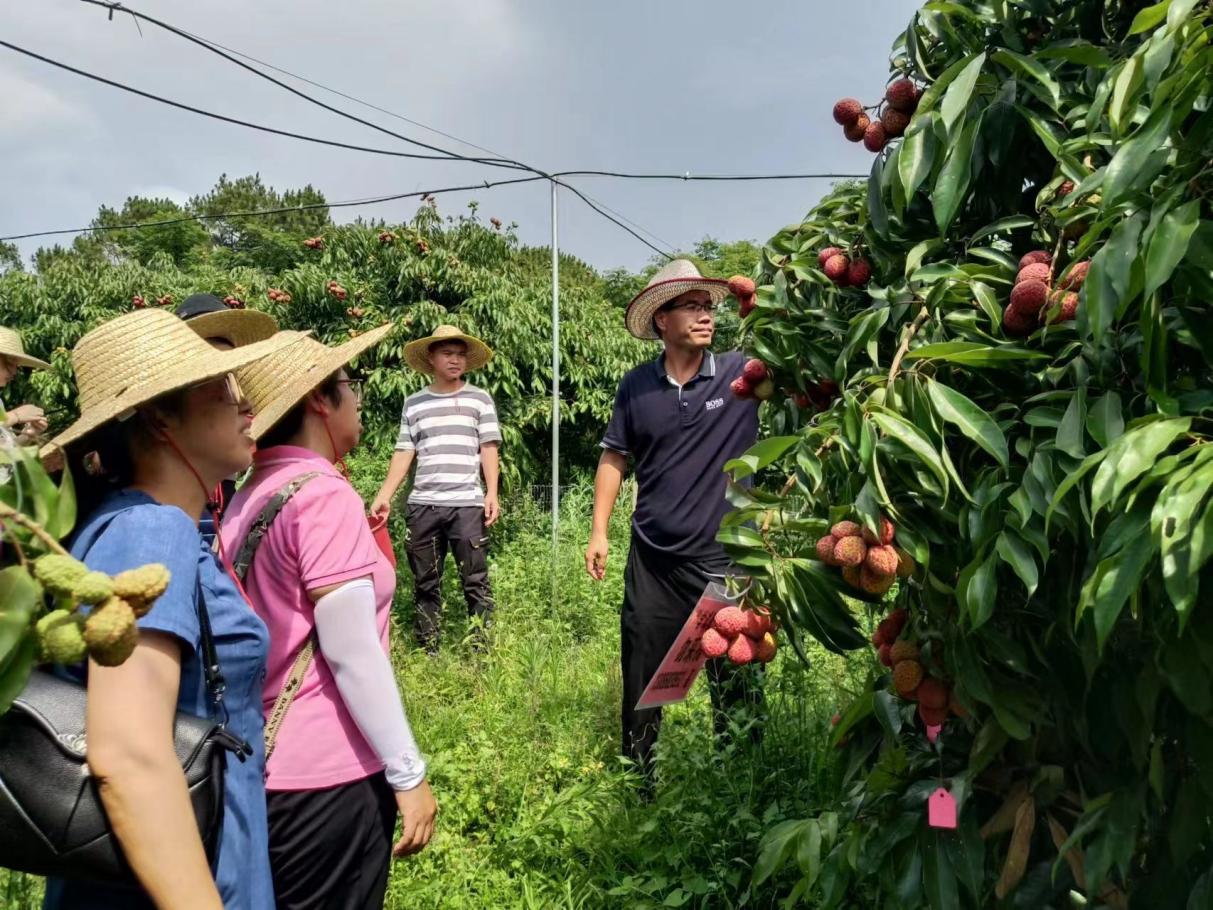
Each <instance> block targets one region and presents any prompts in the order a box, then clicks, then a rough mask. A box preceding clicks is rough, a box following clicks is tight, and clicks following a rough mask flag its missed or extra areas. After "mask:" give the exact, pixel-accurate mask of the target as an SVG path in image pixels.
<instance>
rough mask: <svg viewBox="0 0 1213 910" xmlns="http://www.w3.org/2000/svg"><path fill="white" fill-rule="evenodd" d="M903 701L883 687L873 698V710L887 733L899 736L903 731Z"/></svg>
mask: <svg viewBox="0 0 1213 910" xmlns="http://www.w3.org/2000/svg"><path fill="white" fill-rule="evenodd" d="M901 704H902V703H901V701H900V700H899V699H897V698H896V697H895V696H894V695H893V693H892V692H889V691H888V690H887V689H881V690H880V691H879V692H877V693H876V695H875V697H874V698H873V700H872V707H873V712H874V713H875V715H876V719H877V720H878V721H879V722H880V726H882V727H883V728H884V730H885V732H886V733H888V734H889V735H890V736H893V737H895V736H897V734H898V733H900V732H901V722H902V718H901Z"/></svg>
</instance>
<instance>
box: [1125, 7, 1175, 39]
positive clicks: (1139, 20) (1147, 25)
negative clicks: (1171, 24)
mask: <svg viewBox="0 0 1213 910" xmlns="http://www.w3.org/2000/svg"><path fill="white" fill-rule="evenodd" d="M1170 5H1171V0H1162V2H1161V3H1155V4H1154V5H1153V6H1147V7H1146V8H1145V9H1143V10H1141V11H1140V12H1138V14H1137V15H1136V16H1134V17H1133V24H1132V25H1130V26H1129V34H1130V35H1140V34H1141V33H1142V32H1148V31H1150V30H1151V29H1153V28H1157V27H1158V26H1159V25H1161V24H1162V23H1163V22H1165V21H1166V18H1167V8H1168V7H1169V6H1170Z"/></svg>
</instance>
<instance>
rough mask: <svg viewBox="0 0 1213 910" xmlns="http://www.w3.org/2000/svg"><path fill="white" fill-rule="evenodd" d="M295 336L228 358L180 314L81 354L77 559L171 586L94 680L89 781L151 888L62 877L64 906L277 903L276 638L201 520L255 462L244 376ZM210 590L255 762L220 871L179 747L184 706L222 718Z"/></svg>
mask: <svg viewBox="0 0 1213 910" xmlns="http://www.w3.org/2000/svg"><path fill="white" fill-rule="evenodd" d="M287 341H288V339H276V338H272V339H270V340H268V341H264V342H261V343H258V344H251V345H248V346H245V347H241V348H237V349H235V350H231V351H216V350H215V349H213V348H212V347H211V346H210V345H208V344H207V343H206V341H204V340H203V339H202V338H201V337H199V336H198V334H196V333H195V332H193V331H192V330H191V329H190V327H189V326H187V325H185V324H184V323H183V322H181V321H180V320H178V319H177V318H176V317H175V316H172V315H170V314H169V313H165V312H163V311H158V310H139V311H135V312H133V313H128V314H126V315H123V316H119V317H118V318H116V319H113V320H111V321H110V322H107V323H105V324H103V325H101V326H99V327H98V328H96V329H94V330H93V331H91V332H89V333H88V334H87V335H85V336H84V337H83V338H82V339H81V340H80V342H79V343H78V344H77V345H76V348H75V350H74V351H73V352H72V364H73V368H74V370H75V374H76V383H77V388H78V392H79V401H80V407H81V414H80V419H79V420H78V421H76V423H74V424H73V425H72V426H71V427H69V428H68V429H67V430H66V431H65V432H64V433H63V434H61V435H60V436H59V437H57V438H56V440H55V441H54V443H52V445H54V446H57V447H59V448H62V449H64V450H65V451H66V453H67V458H68V464H69V466H70V467H71V468H72V471H73V477H74V478H75V482H76V487H77V491H78V495H79V500H80V514H81V515H82V516H83V518H82V521H81V522H80V525H79V528H78V530H77V531H76V533H75V535H74V537H73V540H72V545H71V551H72V555H74V556H76V557H77V558H78V559H81V560H82V561H83V562H84V563H85V564H86V565H88V566H89V568H92V569H97V570H99V571H102V572H106V573H116V572H120V571H123V570H125V569H130V568H135V567H137V566H141V565H144V564H147V563H162V564H164V565H165V566H166V567H168V569H169V571H170V573H171V576H172V577H171V580H170V582H169V586H168V590H167V591H166V592H165V593H164V595H163V596H162V597H161V598H160V599H159V600H158V601H157V602H156V605H155V606H154V607H153V608H152V610H151V611H150V612H149V613H148V614H147V615H146V616H144V617H143V618H142V619H140V620H139V643H138V645H137V646H136V647H135V650H134V653H133V654H132V655H131V656H130V657H129V658H128V659H127V660H126V661H125V662H124V663H122V664H121V665H120V666H117V667H103V666H100V665H99V664H97V663H95V662H93V661H90V662H89V665H88V667H87V682H88V715H87V723H86V733H87V738H88V763H89V769H90V772H91V774H92V775H93V777H94V778H95V780H96V781H97V785H98V790H99V793H100V795H101V799H102V802H103V804H104V806H105V810H106V813H107V815H108V817H109V821H110V824H111V826H112V827H113V830H114V833H115V835H116V836H117V838H118V841H119V842H120V844H121V845H122V849H123V852H124V853H125V855H126V858H127V860H128V861H129V863H130V865H131V868H132V870H133V871H134V873H135V877H136V879H137V885H132V886H131V887H128V888H123V887H119V886H112V885H102V884H98V883H95V882H88V881H82V880H76V879H52V880H50V881H48V882H47V890H46V903H45V907H47V908H53V910H68V908H71V910H76V908H98V910H101V908H106V910H108V908H119V907H121V908H140V907H158V908H173V910H183V908H188V910H193V908H206V910H218V908H223V907H226V908H227V910H266V908H272V907H273V889H272V884H271V880H270V870H269V861H268V853H267V846H266V820H265V790H264V783H263V773H264V747H263V740H262V727H263V721H262V715H261V686H262V677H263V675H264V672H265V655H266V649H267V644H268V642H267V633H266V629H265V626H264V624H263V623H262V622H261V621H260V620H259V619H258V618H257V616H256V614H254V613H253V611H252V609H251V608H250V607H249V606H248V604H247V603H246V602H245V600H244V599H243V597H242V596H241V593H240V592H239V590H238V589H237V587H236V585H235V583H234V582H233V580H232V578H231V576H230V575H229V574H228V573H227V572H226V571H225V570H224V568H223V566H222V565H221V563H220V561H219V560H218V559H217V558H216V556H215V554H214V553H213V552H212V551H211V550H210V549H209V548H208V547H207V546H206V545H205V544H204V542H203V539H202V537H201V535H200V533H199V531H198V516H199V515H201V514H202V512H203V510H204V508H205V507H206V505H207V501H208V499H209V493H208V491H210V490H213V489H214V488H215V486H216V485H217V484H218V483H219V481H220V480H222V479H223V478H224V477H227V476H230V475H231V474H233V473H235V472H237V471H242V470H244V469H245V468H247V467H248V466H249V464H250V463H251V461H252V455H253V440H252V437H251V436H250V427H251V423H252V414H251V413H250V412H249V410H248V409H247V406H246V405H245V404H244V403H243V396H242V394H241V393H240V390H239V387H238V386H237V385H236V382H235V379H234V377H233V376H232V371H233V370H234V369H236V368H237V367H239V366H243V365H246V364H248V363H251V362H253V361H255V360H258V359H260V358H261V357H263V356H265V355H266V354H269V353H271V352H272V351H274V350H277V349H279V348H281V347H282V346H283V344H284V343H285V342H287ZM199 593H200V595H201V598H202V604H203V606H204V607H205V609H206V611H207V614H208V616H209V618H210V624H211V627H212V630H213V634H214V639H215V644H216V647H217V650H218V655H219V662H220V664H221V667H222V672H223V675H224V677H225V679H226V682H227V692H226V698H225V705H226V707H227V710H228V713H229V715H230V720H229V723H228V728H229V730H230V731H231V732H232V733H234V734H235V735H236V736H237V737H239V738H241V739H243V740H245V741H246V742H247V743H248V744H249V746H250V747H251V749H252V756H251V757H249V758H247V759H246V760H245V761H243V762H241V761H238V760H236V759H235V757H234V756H231V757H229V759H228V763H227V770H226V773H225V778H224V780H225V792H224V816H223V830H222V838H221V840H220V844H219V850H218V854H217V857H216V862H215V868H214V869H213V870H212V869H211V867H210V866H209V864H208V861H207V856H206V852H205V850H204V848H203V844H202V840H201V838H200V837H199V834H198V829H197V824H196V822H195V817H194V812H193V808H192V806H191V803H190V796H189V793H188V791H187V789H186V785H185V777H184V774H183V773H182V770H181V765H180V762H179V761H178V759H177V756H176V753H175V752H174V749H173V737H172V730H173V718H174V715H175V714H176V713H177V712H178V711H185V712H188V713H191V714H196V715H200V716H208V715H209V714H210V713H211V706H210V704H209V700H208V698H207V694H206V690H205V686H204V681H203V674H202V665H201V655H200V651H199V639H200V636H199V619H198V605H197V603H196V598H197V597H198V596H199ZM82 671H83V668H81V672H82Z"/></svg>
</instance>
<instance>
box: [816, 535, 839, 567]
mask: <svg viewBox="0 0 1213 910" xmlns="http://www.w3.org/2000/svg"><path fill="white" fill-rule="evenodd" d="M837 543H838V541H837V540H836V539H835V538H834V537H833V536H832V535H830V534H827V535H826V536H825V537H823V538H821V539H820V540H819V541H817V558H818V559H820V560H821V561H822V562H824V563H825V564H826V565H827V566H836V565H838V563H837V562H835V561H834V546H835V544H837Z"/></svg>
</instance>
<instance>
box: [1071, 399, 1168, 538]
mask: <svg viewBox="0 0 1213 910" xmlns="http://www.w3.org/2000/svg"><path fill="white" fill-rule="evenodd" d="M1191 425H1192V419H1191V418H1190V417H1179V418H1173V419H1171V420H1156V421H1154V422H1153V423H1148V424H1145V425H1144V426H1140V427H1137V428H1135V429H1133V430H1131V431H1129V432H1128V433H1126V434H1124V435H1123V436H1121V437H1120V438H1119V439H1117V440H1116V442H1114V443H1112V445H1111V446H1110V447H1109V448H1108V449H1107V450H1106V453H1107V457H1106V458H1104V459H1103V463H1102V464H1101V465H1100V466H1099V469H1098V470H1097V471H1096V472H1095V478H1094V479H1093V480H1092V481H1091V516H1092V518H1094V517H1095V516H1096V515H1098V514H1099V512H1100V511H1101V510H1102V509H1103V508H1104V507H1105V506H1110V505H1112V504H1113V503H1115V502H1116V501H1117V500H1118V499H1119V498H1120V495H1121V493H1123V492H1124V491H1125V489H1126V488H1127V487H1128V486H1129V484H1131V483H1132V482H1133V481H1134V480H1136V479H1137V478H1138V477H1140V476H1141V475H1142V474H1144V473H1145V472H1146V471H1147V470H1149V469H1150V468H1151V467H1152V466H1153V464H1154V462H1155V460H1157V458H1158V457H1159V456H1160V455H1162V453H1163V452H1165V451H1166V450H1167V449H1168V448H1170V446H1171V445H1172V443H1174V442H1175V440H1176V439H1177V438H1178V437H1179V436H1180V434H1182V433H1186V432H1188V429H1189V428H1190V427H1191ZM1084 464H1085V462H1084ZM1060 492H1061V487H1058V493H1060ZM1056 501H1057V497H1056V496H1055V497H1054V502H1056Z"/></svg>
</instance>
